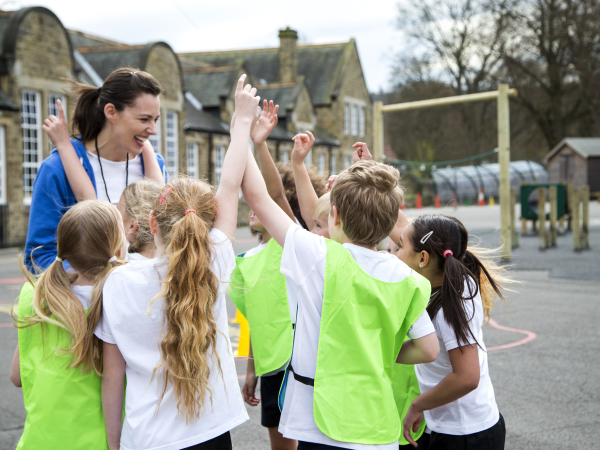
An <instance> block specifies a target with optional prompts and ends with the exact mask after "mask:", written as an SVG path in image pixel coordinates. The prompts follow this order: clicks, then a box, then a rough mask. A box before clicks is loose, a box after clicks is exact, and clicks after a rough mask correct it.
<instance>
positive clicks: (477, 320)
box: [415, 279, 500, 435]
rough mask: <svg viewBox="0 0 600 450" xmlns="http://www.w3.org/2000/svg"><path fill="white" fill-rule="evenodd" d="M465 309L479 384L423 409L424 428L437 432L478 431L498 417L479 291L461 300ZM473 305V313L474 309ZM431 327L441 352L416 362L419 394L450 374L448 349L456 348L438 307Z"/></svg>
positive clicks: (460, 432) (442, 313) (467, 290)
mask: <svg viewBox="0 0 600 450" xmlns="http://www.w3.org/2000/svg"><path fill="white" fill-rule="evenodd" d="M470 282H471V289H473V290H474V289H475V282H474V281H473V280H472V279H471V280H470ZM464 292H465V295H469V288H468V285H467V282H466V281H465V290H464ZM464 302H465V305H464V306H465V312H466V314H467V317H468V318H471V320H470V321H469V328H470V330H471V332H472V333H473V336H475V337H476V338H477V342H476V341H475V339H473V338H472V337H471V336H470V335H468V337H469V339H468V341H469V344H475V345H477V343H479V346H478V353H479V386H477V389H475V390H474V391H472V392H469V393H468V394H467V395H465V396H464V397H461V398H459V399H458V400H455V401H453V402H451V403H448V404H446V405H443V406H440V407H438V408H434V409H432V410H429V411H425V421H426V422H427V427H428V428H429V429H430V430H433V431H435V432H436V433H443V434H452V435H466V434H473V433H478V432H480V431H483V430H487V429H488V428H491V427H492V426H494V425H495V424H496V422H498V419H499V418H500V415H499V412H498V406H497V405H496V398H495V396H494V388H493V386H492V381H491V380H490V374H489V371H488V362H487V351H486V348H485V344H484V343H483V332H482V330H481V327H482V326H483V305H482V302H481V295H480V292H479V290H478V292H477V295H476V296H475V297H474V298H473V301H471V300H464ZM473 305H474V306H475V312H473ZM433 326H434V327H435V332H436V334H437V337H438V340H439V343H440V355H439V356H438V358H437V359H436V360H435V361H434V362H432V363H428V364H417V365H415V372H416V373H417V379H418V381H419V387H420V388H421V393H422V394H424V393H425V392H427V391H429V390H430V389H432V388H434V387H435V386H437V385H438V384H439V383H440V382H441V381H442V380H443V379H444V378H445V377H446V376H448V375H449V374H450V373H452V365H451V364H450V356H449V355H448V351H450V350H453V349H455V348H458V342H457V341H456V336H455V335H454V329H453V328H452V327H451V326H450V324H448V322H446V319H445V318H444V310H443V308H440V310H439V311H438V313H437V314H436V315H435V317H434V318H433Z"/></svg>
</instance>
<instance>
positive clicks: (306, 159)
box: [304, 149, 312, 165]
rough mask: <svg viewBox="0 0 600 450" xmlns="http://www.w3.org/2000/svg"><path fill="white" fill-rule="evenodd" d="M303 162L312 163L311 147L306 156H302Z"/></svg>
mask: <svg viewBox="0 0 600 450" xmlns="http://www.w3.org/2000/svg"><path fill="white" fill-rule="evenodd" d="M304 164H307V165H308V164H312V149H310V151H309V152H308V154H307V155H306V158H304Z"/></svg>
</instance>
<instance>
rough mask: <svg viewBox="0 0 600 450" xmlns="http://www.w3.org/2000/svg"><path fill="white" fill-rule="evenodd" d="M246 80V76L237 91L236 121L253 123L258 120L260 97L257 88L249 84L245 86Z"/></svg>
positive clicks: (239, 83)
mask: <svg viewBox="0 0 600 450" xmlns="http://www.w3.org/2000/svg"><path fill="white" fill-rule="evenodd" d="M245 79H246V74H244V75H242V76H241V77H240V79H239V80H238V84H237V87H236V89H235V120H236V121H239V120H248V121H249V122H250V123H252V122H253V121H254V120H255V118H256V113H257V108H258V102H260V97H259V96H257V95H256V88H253V87H252V86H250V85H249V84H247V85H246V86H244V80H245ZM232 122H233V121H232Z"/></svg>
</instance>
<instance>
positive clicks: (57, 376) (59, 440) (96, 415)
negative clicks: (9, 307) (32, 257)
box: [17, 283, 108, 450]
mask: <svg viewBox="0 0 600 450" xmlns="http://www.w3.org/2000/svg"><path fill="white" fill-rule="evenodd" d="M32 303H33V287H32V286H31V284H29V283H26V284H25V285H24V286H23V289H22V290H21V295H20V296H19V313H18V314H19V317H27V316H30V315H32V314H33V312H34V311H33V306H32ZM86 312H87V311H86ZM42 327H43V330H42ZM70 343H71V339H70V336H69V333H67V331H65V330H64V329H63V328H60V327H57V326H55V325H52V324H48V323H44V324H43V325H41V324H37V325H34V326H32V327H28V328H20V329H19V362H20V366H21V383H22V385H23V400H24V403H25V411H27V419H26V420H25V428H24V430H23V435H22V436H21V440H20V441H19V444H18V445H17V449H18V450H20V449H23V450H29V449H45V450H54V449H56V450H64V449H67V448H68V449H73V450H78V449H81V450H106V449H107V448H108V444H107V442H106V430H105V427H104V416H103V415H102V399H101V396H100V388H101V378H100V377H98V376H96V375H95V373H94V372H93V371H92V372H88V373H86V374H82V373H81V369H79V368H78V369H72V368H68V365H69V363H70V362H71V357H70V356H69V355H63V356H57V354H56V352H55V350H53V349H54V348H67V347H68V346H69V345H70Z"/></svg>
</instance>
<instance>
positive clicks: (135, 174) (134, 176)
mask: <svg viewBox="0 0 600 450" xmlns="http://www.w3.org/2000/svg"><path fill="white" fill-rule="evenodd" d="M87 157H88V159H89V160H90V164H91V165H92V169H94V177H95V178H96V198H97V199H98V200H105V201H109V200H108V197H107V196H106V190H107V189H108V196H109V197H110V202H111V203H112V204H113V205H115V206H117V204H118V203H119V199H120V198H121V194H122V193H123V190H124V189H125V188H126V186H125V180H126V179H127V182H128V183H129V184H131V183H133V182H134V181H138V180H143V179H144V172H143V171H142V158H141V156H139V155H136V156H135V157H133V158H131V156H130V157H129V169H128V171H129V177H127V171H126V170H125V168H126V167H127V161H119V162H117V161H109V160H108V159H104V158H102V157H100V160H101V161H102V170H100V164H99V163H98V155H96V154H95V153H91V152H87ZM102 172H104V180H106V189H105V188H104V180H103V179H102Z"/></svg>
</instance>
